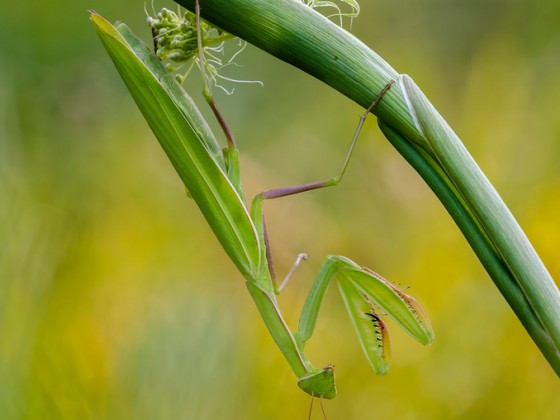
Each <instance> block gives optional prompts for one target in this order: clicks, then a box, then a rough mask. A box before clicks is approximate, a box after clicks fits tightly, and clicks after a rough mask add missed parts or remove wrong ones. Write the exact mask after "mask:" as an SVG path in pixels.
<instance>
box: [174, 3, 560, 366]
mask: <svg viewBox="0 0 560 420" xmlns="http://www.w3.org/2000/svg"><path fill="white" fill-rule="evenodd" d="M177 2H178V3H179V4H182V5H183V6H185V7H187V8H188V9H189V10H194V0H177ZM201 9H202V10H201V13H202V16H203V17H204V18H205V19H206V20H208V21H210V22H212V23H213V24H215V25H218V26H220V27H221V28H223V29H225V30H226V31H228V32H230V33H232V34H234V35H237V36H239V37H241V38H243V39H245V40H246V41H248V42H250V43H252V44H253V45H255V46H257V47H259V48H261V49H263V50H264V51H266V52H268V53H270V54H272V55H274V56H276V57H278V58H280V59H281V60H283V61H286V62H288V63H291V64H293V65H294V66H296V67H298V68H300V69H301V70H304V71H306V72H307V73H309V74H311V75H312V76H314V77H316V78H318V79H320V80H322V81H323V82H325V83H327V84H328V85H330V86H331V87H333V88H334V89H336V90H338V91H339V92H340V93H342V94H343V95H345V96H347V97H349V98H350V99H352V100H354V101H355V102H356V103H358V104H360V105H361V106H363V107H364V108H366V107H367V106H368V105H369V104H370V103H371V102H372V100H373V99H374V96H375V95H376V92H379V91H380V90H381V89H382V88H383V87H384V86H385V85H386V84H387V82H388V81H389V80H398V79H399V78H400V75H399V74H398V73H397V72H396V71H395V70H394V69H393V68H392V67H391V66H390V65H389V64H388V63H387V62H385V61H384V60H383V59H382V58H381V57H379V56H378V55H377V54H375V53H374V52H373V51H372V50H371V49H369V48H368V47H367V46H366V45H364V44H363V43H362V42H361V41H359V40H358V39H356V38H355V37H354V36H352V35H351V34H349V33H348V32H346V31H345V30H343V29H341V28H339V27H338V26H336V25H335V24H333V23H332V22H330V21H328V20H327V19H325V18H324V17H322V16H321V15H319V14H318V13H315V12H314V11H313V10H311V9H310V8H308V7H306V6H305V5H303V4H302V3H301V2H300V1H299V0H275V1H269V0H202V2H201ZM414 86H415V85H414ZM411 92H412V94H413V95H415V97H416V99H417V101H418V103H420V105H419V108H418V109H416V108H414V104H413V106H412V107H411V104H410V102H408V103H407V98H405V94H404V90H403V89H398V88H393V89H391V90H390V91H389V92H388V93H387V94H386V95H385V96H384V98H383V101H381V102H380V104H379V106H377V107H376V108H375V110H374V113H375V114H376V115H377V116H378V117H379V119H380V120H381V121H382V125H383V127H385V128H386V129H385V130H384V131H386V132H388V131H389V130H390V131H391V133H393V134H394V135H393V140H391V141H392V142H393V144H395V147H397V150H399V152H401V153H402V154H403V155H404V156H405V158H407V159H408V161H409V162H410V163H411V164H412V166H414V167H415V169H416V170H417V171H418V172H419V173H420V174H421V175H422V176H423V177H424V179H426V176H427V174H428V172H429V171H433V172H434V173H436V174H437V176H438V177H439V180H438V183H439V184H441V185H445V186H447V187H446V188H448V189H447V190H446V191H445V195H447V196H449V198H447V199H446V198H443V195H442V194H440V193H438V190H437V189H435V184H434V183H430V182H429V181H428V179H426V181H427V182H428V184H430V186H431V187H432V188H433V189H434V191H436V194H437V195H438V198H440V200H442V202H443V203H444V205H446V208H447V209H448V211H449V212H450V213H451V215H452V216H453V217H454V220H455V221H456V223H457V224H458V225H459V227H460V228H461V230H462V232H463V234H464V235H465V237H466V238H467V239H468V240H469V243H470V244H471V247H472V248H473V250H474V251H475V253H476V254H477V256H478V258H479V259H480V260H481V262H482V263H483V265H484V267H485V268H486V270H487V271H488V273H489V274H490V276H491V277H492V279H493V280H494V282H495V283H496V285H497V286H498V288H499V289H500V291H501V292H502V293H503V294H504V296H505V297H506V299H507V300H508V302H509V304H510V305H511V307H512V308H513V310H514V311H515V312H516V314H517V316H518V317H519V318H520V319H521V321H522V322H523V325H524V326H525V328H526V329H527V331H528V332H529V334H530V335H531V337H532V338H533V340H534V341H535V342H536V343H537V345H538V346H539V348H540V349H541V351H542V352H543V354H544V355H545V357H546V358H547V359H548V361H549V363H550V364H551V366H552V367H553V368H554V369H555V370H556V372H557V373H558V374H559V375H560V293H559V292H558V288H557V287H556V285H555V284H554V281H553V280H552V278H551V277H550V275H549V273H548V272H547V270H546V268H545V267H544V265H543V264H542V262H541V261H540V259H539V257H538V256H537V254H536V252H535V251H534V249H533V247H532V245H531V244H530V242H529V241H528V239H527V237H526V236H525V234H524V233H523V231H522V230H521V228H520V227H519V225H518V224H517V222H516V221H515V219H514V218H513V216H512V215H511V213H510V211H509V210H508V208H507V206H506V205H505V204H504V203H503V201H502V199H501V198H500V196H499V195H498V194H497V192H496V191H495V190H494V188H492V186H491V184H490V183H489V181H488V180H487V179H486V177H485V176H484V174H483V173H482V171H481V170H480V169H479V168H478V166H477V165H476V164H475V163H474V160H473V159H472V157H471V156H470V155H469V154H468V152H467V151H466V149H464V147H463V146H462V144H461V143H460V141H459V139H458V138H457V137H456V136H455V134H454V133H453V132H452V131H451V129H450V128H449V127H448V126H447V124H446V123H445V121H444V120H443V118H441V116H440V115H439V114H438V113H437V112H436V111H435V109H434V108H433V107H432V106H431V105H430V104H429V102H427V100H426V99H425V97H424V96H423V95H422V94H421V93H420V91H419V90H418V91H416V90H414V89H412V86H411ZM409 99H410V98H409ZM416 105H417V107H418V104H416ZM414 112H425V113H426V114H430V115H431V116H430V117H429V118H427V120H426V118H424V123H420V124H419V123H418V121H415V119H414V116H413V115H412V114H413V113H414ZM426 121H427V122H426ZM442 133H444V134H442ZM432 135H433V136H435V138H436V139H439V140H438V141H435V142H427V137H430V136H432ZM396 136H398V138H399V139H402V140H399V144H401V146H397V144H396V141H395V140H394V139H396V138H397V137H396ZM410 148H412V149H410ZM405 149H406V150H413V153H414V154H415V155H416V156H424V157H425V158H423V159H411V158H410V155H409V157H407V153H406V152H405ZM426 165H427V167H426ZM426 168H429V170H428V169H426ZM433 179H435V178H433ZM453 206H455V207H453ZM453 208H455V210H453Z"/></svg>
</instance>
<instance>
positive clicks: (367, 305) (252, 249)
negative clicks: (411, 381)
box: [90, 2, 434, 399]
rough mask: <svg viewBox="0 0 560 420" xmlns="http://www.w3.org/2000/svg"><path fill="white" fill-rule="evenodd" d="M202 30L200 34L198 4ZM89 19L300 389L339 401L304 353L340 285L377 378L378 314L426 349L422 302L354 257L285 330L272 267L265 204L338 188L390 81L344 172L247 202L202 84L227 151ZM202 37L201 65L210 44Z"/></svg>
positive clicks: (230, 142) (232, 152)
mask: <svg viewBox="0 0 560 420" xmlns="http://www.w3.org/2000/svg"><path fill="white" fill-rule="evenodd" d="M197 11H198V12H197V13H196V22H197V28H198V29H200V13H199V9H198V2H197ZM90 13H91V20H92V22H93V23H94V25H95V27H96V29H97V32H98V35H99V36H100V38H101V41H102V42H103V44H104V46H105V48H106V50H107V52H108V53H109V55H110V57H111V58H112V60H113V62H114V64H115V66H116V68H117V70H118V71H119V73H120V75H121V77H122V78H123V80H124V82H125V84H126V85H127V87H128V89H129V91H130V93H131V95H132V96H133V98H134V100H135V101H136V103H137V105H138V107H139V108H140V110H141V112H142V114H143V115H144V117H145V119H146V120H147V122H148V124H149V125H150V127H151V129H152V131H153V132H154V134H155V136H156V138H157V139H158V141H159V142H160V144H161V146H162V148H163V149H164V151H165V152H166V154H167V156H168V157H169V159H170V161H171V163H172V164H173V166H174V167H175V170H176V171H177V173H178V175H179V176H180V178H181V179H182V181H183V183H184V184H185V186H186V188H187V190H188V192H189V195H190V196H191V197H192V198H193V200H194V201H195V203H196V204H197V206H198V207H199V208H200V210H201V212H202V214H203V215H204V217H205V219H206V221H207V222H208V224H209V226H210V227H211V229H212V231H213V232H214V234H215V236H216V237H217V239H218V241H219V242H220V244H221V245H222V247H223V248H224V250H225V252H226V253H227V254H228V256H229V257H230V258H231V260H232V261H233V263H234V264H235V266H236V267H237V269H238V270H239V272H240V273H241V274H242V275H243V277H244V278H245V284H246V287H247V289H248V291H249V294H250V295H251V297H252V299H253V301H254V302H255V305H256V307H257V309H258V311H259V313H260V315H261V317H262V319H263V321H264V324H265V325H266V327H267V329H268V330H269V332H270V335H271V336H272V338H273V340H274V341H275V343H276V345H277V346H278V348H279V349H280V351H281V352H282V354H283V355H284V358H285V359H286V361H287V362H288V364H289V366H290V368H291V369H292V371H293V372H294V374H295V375H296V377H297V378H298V382H297V383H298V386H299V387H300V388H301V389H302V390H303V391H305V392H306V393H308V394H309V395H311V396H313V397H318V398H326V399H331V398H334V397H335V396H336V392H337V391H336V385H335V375H334V368H333V365H331V364H328V365H326V366H323V367H319V368H317V367H315V366H314V365H313V364H312V363H311V361H310V360H309V359H308V357H307V356H306V354H305V344H306V342H307V341H308V340H309V339H310V337H311V336H312V334H313V331H314V328H315V325H316V322H317V318H318V314H319V309H320V307H321V304H322V302H323V299H324V297H325V294H326V292H327V288H328V286H329V284H330V283H331V282H332V281H333V280H334V279H336V282H337V285H338V289H339V291H340V294H341V296H342V299H343V301H344V304H345V307H346V309H347V312H348V314H349V316H350V319H351V321H352V325H353V327H354V329H355V331H356V334H357V337H358V340H359V342H360V345H361V348H362V350H363V352H364V354H365V357H366V359H367V361H368V362H369V364H370V366H371V367H372V369H373V370H374V372H375V373H377V374H385V373H386V372H387V371H388V369H389V341H388V334H387V326H386V324H385V322H384V321H383V320H382V318H381V316H380V313H383V314H386V315H388V316H389V317H391V318H392V319H393V320H394V322H395V323H396V324H398V325H399V326H400V327H401V328H403V329H404V330H405V331H406V332H407V333H408V334H409V335H410V336H412V337H413V338H414V339H415V340H416V341H418V342H420V343H421V344H429V343H431V342H432V341H433V339H434V332H433V330H432V327H431V325H430V322H429V320H428V318H427V317H426V315H425V314H424V311H423V310H422V308H421V307H420V305H419V304H418V303H417V301H416V300H415V299H414V298H412V297H411V296H408V295H407V294H405V293H403V292H402V291H401V290H399V289H398V288H397V287H395V286H394V285H393V284H392V283H390V282H389V281H387V280H385V279H384V278H383V277H381V276H380V275H378V274H377V273H375V272H373V271H371V270H369V269H367V268H364V267H361V266H359V265H358V264H356V263H355V262H353V261H351V260H350V259H348V258H346V257H343V256H338V255H329V256H327V257H326V258H325V259H324V261H323V263H322V265H321V267H320V270H319V273H318V274H317V276H316V278H315V281H314V283H313V285H312V288H311V290H310V292H309V295H308V296H307V299H306V301H305V303H304V305H303V309H302V312H301V317H300V319H299V324H298V329H297V331H296V332H293V331H292V330H291V329H290V328H289V327H288V325H287V323H286V322H285V320H284V318H283V316H282V313H281V310H280V307H279V304H278V295H279V294H280V292H281V291H282V289H283V288H284V286H285V284H286V281H284V282H283V283H282V284H278V283H277V282H276V280H275V279H274V275H273V273H272V269H271V266H272V264H271V256H270V252H269V246H268V238H267V233H266V227H265V222H264V214H263V205H264V202H265V200H270V199H274V198H280V197H285V196H288V195H293V194H298V193H301V192H305V191H310V190H315V189H320V188H326V187H331V186H335V185H338V184H339V183H340V182H341V180H342V178H343V176H344V173H345V171H346V168H347V166H348V163H349V160H350V156H351V154H352V152H353V149H354V146H355V144H356V141H357V138H358V135H359V133H360V130H361V128H362V125H363V123H364V121H365V119H366V117H367V115H368V114H369V113H370V111H371V110H372V109H373V108H374V107H375V106H376V104H377V103H378V102H379V101H381V100H383V95H384V94H385V92H386V91H387V90H388V89H390V88H391V85H392V83H393V81H388V83H387V86H386V87H385V88H384V89H383V90H382V91H381V92H378V93H376V94H375V96H374V99H373V100H372V103H371V105H370V107H369V108H368V109H367V110H366V112H365V113H364V114H363V115H362V117H361V118H360V121H359V123H358V126H357V129H356V131H355V133H354V136H353V138H352V142H351V146H350V149H349V151H348V154H347V156H346V159H345V161H344V164H343V166H342V170H341V171H340V173H339V174H338V175H337V176H335V177H333V178H330V179H327V180H325V181H319V182H313V183H309V184H304V185H299V186H293V187H287V188H280V189H274V190H268V191H265V192H262V193H260V194H258V195H257V196H256V197H255V198H253V200H252V202H251V206H248V205H247V203H246V199H245V194H244V190H243V186H242V184H241V169H240V164H239V150H238V149H237V146H236V143H235V140H234V137H233V135H232V134H231V131H230V130H229V127H228V126H227V124H226V123H225V120H224V119H223V117H222V115H221V113H220V111H219V110H218V107H217V105H216V103H215V101H214V99H213V97H212V95H211V93H210V88H209V86H208V85H207V83H206V80H205V78H204V77H203V79H204V95H205V97H206V99H207V101H208V102H209V104H210V106H211V108H212V110H213V111H214V113H215V115H216V117H217V118H218V120H219V122H220V125H221V126H222V128H223V129H224V132H225V134H226V139H227V145H226V147H225V148H224V149H222V148H221V147H220V145H219V144H218V142H217V140H216V139H215V137H214V135H213V133H212V132H211V130H210V129H209V127H208V124H207V123H206V121H205V120H204V118H203V117H202V115H201V114H200V112H199V110H198V108H197V107H196V105H195V104H194V102H193V101H192V99H191V98H190V97H189V96H188V95H187V93H186V92H185V91H184V90H183V88H182V87H181V86H180V84H179V83H177V81H176V80H175V79H174V78H173V77H172V76H171V75H170V73H169V72H168V71H167V70H166V69H165V67H164V66H163V65H162V63H161V62H160V61H159V60H158V59H157V57H156V56H155V55H154V54H153V53H152V52H151V51H150V50H149V49H148V48H147V47H146V46H145V45H144V44H143V43H142V42H141V41H140V40H139V39H138V38H136V37H135V36H134V35H133V34H132V33H131V31H130V30H129V29H128V27H127V26H126V25H124V24H118V25H117V26H116V27H115V26H113V25H111V24H110V23H109V22H108V21H106V20H105V19H104V18H102V17H101V16H100V15H98V14H96V13H95V12H90ZM200 32H201V31H200V30H198V33H197V43H198V54H200V56H199V57H200V58H201V60H202V65H200V67H201V69H203V68H204V65H203V60H204V57H203V55H202V49H203V47H204V46H203V39H202V36H201V35H200ZM301 258H302V257H301V256H300V257H299V258H298V260H297V261H296V265H297V264H298V263H299V261H300V260H301Z"/></svg>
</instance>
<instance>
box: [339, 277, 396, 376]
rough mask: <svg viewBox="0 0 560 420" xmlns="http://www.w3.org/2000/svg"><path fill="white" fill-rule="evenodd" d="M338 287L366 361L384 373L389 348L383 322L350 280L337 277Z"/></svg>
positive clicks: (388, 356)
mask: <svg viewBox="0 0 560 420" xmlns="http://www.w3.org/2000/svg"><path fill="white" fill-rule="evenodd" d="M338 288H339V290H340V294H341V296H342V300H343V301H344V304H345V306H346V310H347V312H348V315H350V319H351V321H352V325H353V326H354V330H355V331H356V335H357V336H358V341H359V342H360V346H361V348H362V350H363V352H364V354H365V356H366V359H367V361H368V362H369V364H370V366H371V368H372V369H373V371H374V372H375V373H376V374H378V375H384V374H386V373H387V372H388V371H389V359H390V350H389V339H388V338H389V337H388V334H387V328H386V326H385V324H384V323H383V321H382V320H381V318H379V317H378V316H377V314H375V312H374V310H373V307H372V306H371V304H370V302H369V301H368V300H367V299H366V298H365V297H364V294H363V293H362V292H361V291H360V290H359V289H358V288H356V287H355V286H354V284H353V283H352V282H351V281H345V280H344V279H339V281H338Z"/></svg>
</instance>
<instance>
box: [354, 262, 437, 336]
mask: <svg viewBox="0 0 560 420" xmlns="http://www.w3.org/2000/svg"><path fill="white" fill-rule="evenodd" d="M344 271H345V273H346V274H347V275H348V279H349V280H350V281H351V282H352V283H353V284H354V285H355V287H356V288H358V289H359V290H361V291H362V293H364V294H365V295H366V296H367V297H368V299H371V301H372V302H374V303H375V304H376V305H377V306H378V307H380V308H381V309H382V310H383V311H384V312H385V313H386V314H387V315H389V316H390V317H391V318H392V319H393V320H394V321H395V322H396V323H397V324H398V325H399V326H400V327H401V328H402V329H404V330H405V331H406V332H407V333H408V334H409V335H410V336H411V337H412V338H414V339H415V340H416V341H418V342H419V343H421V344H424V345H426V344H430V343H431V342H432V341H434V338H435V334H434V330H433V329H432V325H431V323H430V320H429V318H428V317H427V316H426V314H425V312H424V310H423V309H422V307H421V306H420V304H419V303H418V302H417V301H416V299H414V298H413V297H412V296H410V295H407V294H406V293H404V292H402V291H401V290H399V289H398V288H397V287H395V286H394V285H393V284H392V283H391V282H389V281H387V280H385V279H384V278H383V277H381V276H380V275H379V274H377V273H375V272H373V271H371V270H369V269H367V268H361V269H360V270H356V269H355V268H353V267H348V268H346V269H345V270H344Z"/></svg>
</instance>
